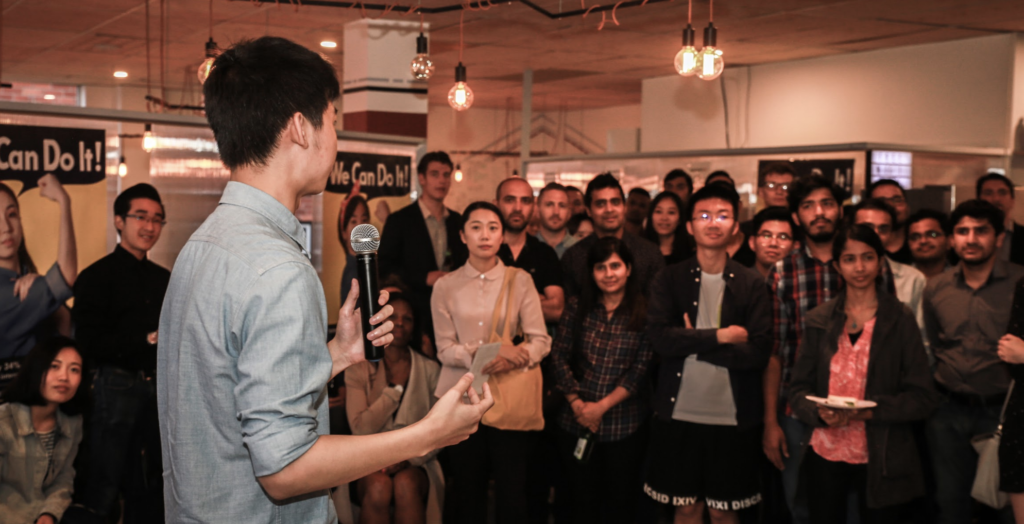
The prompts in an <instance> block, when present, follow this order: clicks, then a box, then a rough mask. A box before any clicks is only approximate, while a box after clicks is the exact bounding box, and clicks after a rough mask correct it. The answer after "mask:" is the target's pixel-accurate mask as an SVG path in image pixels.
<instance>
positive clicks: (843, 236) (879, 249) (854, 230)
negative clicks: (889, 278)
mask: <svg viewBox="0 0 1024 524" xmlns="http://www.w3.org/2000/svg"><path fill="white" fill-rule="evenodd" d="M850 240H856V241H857V242H863V243H865V244H867V245H868V246H871V249H873V250H875V254H876V255H878V260H879V261H881V260H882V259H883V258H885V246H883V245H882V239H881V238H878V233H875V230H874V229H872V228H871V227H870V226H868V225H867V224H854V225H852V226H848V227H843V228H839V233H838V234H836V241H835V242H833V243H832V260H833V261H835V262H839V256H840V255H842V254H843V249H845V248H846V243H847V242H848V241H850ZM879 269H881V266H879ZM880 277H881V271H879V278H880Z"/></svg>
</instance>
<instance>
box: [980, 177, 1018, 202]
mask: <svg viewBox="0 0 1024 524" xmlns="http://www.w3.org/2000/svg"><path fill="white" fill-rule="evenodd" d="M990 180H996V181H998V182H1002V183H1004V184H1006V188H1007V189H1009V190H1010V198H1014V197H1015V195H1014V191H1013V182H1011V181H1010V179H1009V178H1006V176H1004V175H1000V174H999V173H996V172H995V171H989V172H988V173H986V174H984V175H982V176H980V177H978V182H977V184H976V185H975V186H974V198H981V187H982V186H984V185H985V182H988V181H990Z"/></svg>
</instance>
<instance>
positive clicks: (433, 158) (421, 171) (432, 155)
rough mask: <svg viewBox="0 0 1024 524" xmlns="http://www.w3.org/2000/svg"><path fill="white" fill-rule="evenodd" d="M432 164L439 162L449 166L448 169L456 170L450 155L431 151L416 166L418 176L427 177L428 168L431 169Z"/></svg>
mask: <svg viewBox="0 0 1024 524" xmlns="http://www.w3.org/2000/svg"><path fill="white" fill-rule="evenodd" d="M431 162H439V163H441V164H444V165H446V166H448V169H455V164H453V163H452V159H451V157H450V156H448V153H445V152H444V151H431V152H429V153H427V154H425V155H423V158H420V162H419V163H418V164H416V174H418V175H426V174H427V168H428V167H430V163H431Z"/></svg>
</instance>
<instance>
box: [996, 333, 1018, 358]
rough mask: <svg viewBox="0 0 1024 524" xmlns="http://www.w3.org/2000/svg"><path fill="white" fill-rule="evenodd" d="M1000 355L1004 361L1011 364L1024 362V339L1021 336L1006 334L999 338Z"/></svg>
mask: <svg viewBox="0 0 1024 524" xmlns="http://www.w3.org/2000/svg"><path fill="white" fill-rule="evenodd" d="M997 347H998V352H997V353H998V355H999V358H1000V359H1002V361H1003V362H1009V363H1010V364H1024V340H1021V339H1020V337H1017V336H1014V335H1010V334H1006V335H1003V338H1000V339H999V344H998V346H997Z"/></svg>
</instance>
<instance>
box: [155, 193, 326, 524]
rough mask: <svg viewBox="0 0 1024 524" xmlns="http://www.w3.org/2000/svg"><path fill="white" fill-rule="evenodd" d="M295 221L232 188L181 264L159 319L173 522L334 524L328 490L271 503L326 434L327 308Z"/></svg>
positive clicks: (160, 393)
mask: <svg viewBox="0 0 1024 524" xmlns="http://www.w3.org/2000/svg"><path fill="white" fill-rule="evenodd" d="M302 245H303V234H302V227H301V225H300V224H299V221H298V219H296V218H295V215H293V214H292V213H291V212H290V211H288V209H287V208H285V207H284V206H283V205H281V203H279V202H278V201H277V200H275V199H274V198H273V197H271V196H270V195H268V194H266V193H264V192H262V191H260V190H258V189H256V188H254V187H251V186H248V185H245V184H242V183H239V182H228V185H227V187H226V188H225V189H224V195H223V196H222V197H221V200H220V205H219V206H218V207H217V209H216V210H215V211H214V212H213V213H212V214H211V215H210V216H209V218H207V219H206V221H205V222H204V223H203V225H202V226H200V227H199V229H198V230H197V231H196V232H195V233H194V234H193V235H192V237H191V238H190V239H189V241H188V243H187V244H185V247H184V248H183V249H182V250H181V253H180V254H179V255H178V259H177V262H175V264H174V271H173V272H172V273H171V281H170V284H169V286H168V288H167V295H166V297H165V298H164V305H163V311H162V314H161V316H160V345H159V347H158V349H157V404H158V407H159V410H160V436H161V445H162V451H163V467H164V472H163V477H164V501H165V502H164V504H165V514H166V517H167V521H168V522H210V523H214V522H246V523H260V522H264V523H268V524H269V523H278V522H296V523H298V522H301V523H332V522H335V521H336V520H337V517H336V514H335V512H334V507H333V504H332V503H331V501H330V498H329V497H328V492H327V491H326V490H325V491H321V492H316V493H311V494H307V495H304V496H301V497H296V498H295V499H290V500H285V501H275V500H271V499H270V497H268V496H267V494H266V493H265V492H264V491H263V489H262V488H261V487H260V484H259V482H258V481H257V480H256V479H257V477H262V476H266V475H270V474H272V473H276V472H278V471H281V470H282V469H283V468H284V467H285V466H287V465H288V464H290V463H291V462H292V461H294V460H295V459H297V458H299V457H300V456H302V455H303V454H304V453H305V452H306V451H307V450H309V448H310V447H312V446H313V444H314V443H315V442H316V440H317V439H318V438H319V436H320V435H325V434H327V433H328V431H329V424H328V404H327V395H326V391H327V387H326V386H327V381H328V379H330V377H331V357H330V354H329V352H328V350H327V346H326V344H325V342H326V340H327V305H326V302H325V300H324V291H323V286H322V285H321V284H320V279H319V278H318V277H317V273H316V270H315V269H314V268H313V266H312V265H311V264H310V262H309V259H308V258H307V257H306V254H305V253H304V251H303V249H302Z"/></svg>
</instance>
